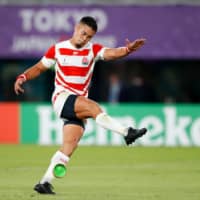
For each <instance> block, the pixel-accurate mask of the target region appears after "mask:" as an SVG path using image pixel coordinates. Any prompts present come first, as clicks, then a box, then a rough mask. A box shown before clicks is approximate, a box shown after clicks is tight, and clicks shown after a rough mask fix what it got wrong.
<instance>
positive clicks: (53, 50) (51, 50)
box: [45, 45, 55, 59]
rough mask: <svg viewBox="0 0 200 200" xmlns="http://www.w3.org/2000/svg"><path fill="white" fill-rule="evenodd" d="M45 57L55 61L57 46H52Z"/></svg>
mask: <svg viewBox="0 0 200 200" xmlns="http://www.w3.org/2000/svg"><path fill="white" fill-rule="evenodd" d="M45 57H46V58H51V59H54V58H55V45H53V46H51V47H50V48H49V49H48V50H47V52H46V53H45Z"/></svg>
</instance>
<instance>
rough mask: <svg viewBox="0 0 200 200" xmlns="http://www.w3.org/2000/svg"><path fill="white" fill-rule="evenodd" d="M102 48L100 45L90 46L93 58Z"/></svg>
mask: <svg viewBox="0 0 200 200" xmlns="http://www.w3.org/2000/svg"><path fill="white" fill-rule="evenodd" d="M102 48H103V46H102V45H100V44H94V45H93V46H92V50H93V53H94V57H96V55H97V53H98V52H99V51H100V50H101V49H102Z"/></svg>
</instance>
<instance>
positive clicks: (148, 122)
mask: <svg viewBox="0 0 200 200" xmlns="http://www.w3.org/2000/svg"><path fill="white" fill-rule="evenodd" d="M138 127H139V128H142V127H149V129H150V130H148V134H146V135H145V137H142V138H141V139H140V140H139V141H138V143H141V144H143V145H145V146H161V145H163V144H164V137H163V135H161V133H162V132H163V131H164V130H163V128H164V127H163V124H162V121H161V120H160V119H159V118H158V117H156V116H147V117H144V118H143V119H142V120H141V122H140V123H139V126H138Z"/></svg>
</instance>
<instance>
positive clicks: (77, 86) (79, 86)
mask: <svg viewBox="0 0 200 200" xmlns="http://www.w3.org/2000/svg"><path fill="white" fill-rule="evenodd" d="M56 75H57V77H58V78H59V79H60V80H61V81H62V83H63V85H67V86H68V87H70V88H73V89H76V90H83V89H84V88H85V86H86V85H87V84H88V82H89V81H90V80H91V77H92V73H91V74H90V75H89V77H88V78H87V80H86V81H85V82H84V83H70V82H67V81H65V80H64V79H63V78H62V76H61V75H60V73H59V72H56Z"/></svg>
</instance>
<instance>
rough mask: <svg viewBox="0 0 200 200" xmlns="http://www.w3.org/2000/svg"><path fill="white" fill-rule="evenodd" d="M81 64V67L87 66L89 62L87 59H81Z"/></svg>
mask: <svg viewBox="0 0 200 200" xmlns="http://www.w3.org/2000/svg"><path fill="white" fill-rule="evenodd" d="M82 64H83V65H88V64H89V60H88V58H87V57H83V59H82Z"/></svg>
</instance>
